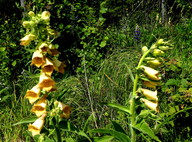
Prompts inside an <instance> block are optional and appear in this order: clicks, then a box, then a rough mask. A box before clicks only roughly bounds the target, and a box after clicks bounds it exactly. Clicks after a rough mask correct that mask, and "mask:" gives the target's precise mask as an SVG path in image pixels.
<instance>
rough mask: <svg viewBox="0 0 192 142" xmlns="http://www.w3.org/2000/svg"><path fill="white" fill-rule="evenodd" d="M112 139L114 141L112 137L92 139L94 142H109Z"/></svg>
mask: <svg viewBox="0 0 192 142" xmlns="http://www.w3.org/2000/svg"><path fill="white" fill-rule="evenodd" d="M112 139H114V137H113V136H103V137H96V138H94V142H110V141H111V140H112Z"/></svg>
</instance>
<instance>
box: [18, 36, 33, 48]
mask: <svg viewBox="0 0 192 142" xmlns="http://www.w3.org/2000/svg"><path fill="white" fill-rule="evenodd" d="M35 38H36V36H35V35H33V34H28V35H26V36H25V37H23V38H22V39H20V41H21V43H20V45H23V46H27V45H29V44H30V42H31V41H32V40H34V39H35Z"/></svg>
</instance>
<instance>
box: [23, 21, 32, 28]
mask: <svg viewBox="0 0 192 142" xmlns="http://www.w3.org/2000/svg"><path fill="white" fill-rule="evenodd" d="M22 25H23V27H24V28H27V27H29V26H30V21H23V23H22Z"/></svg>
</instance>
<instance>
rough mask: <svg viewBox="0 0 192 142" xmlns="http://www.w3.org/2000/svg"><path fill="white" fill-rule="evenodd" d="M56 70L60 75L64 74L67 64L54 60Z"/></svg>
mask: <svg viewBox="0 0 192 142" xmlns="http://www.w3.org/2000/svg"><path fill="white" fill-rule="evenodd" d="M53 64H54V69H55V70H56V71H58V72H60V73H64V71H65V70H64V67H65V64H64V63H63V62H61V61H59V60H57V59H53Z"/></svg>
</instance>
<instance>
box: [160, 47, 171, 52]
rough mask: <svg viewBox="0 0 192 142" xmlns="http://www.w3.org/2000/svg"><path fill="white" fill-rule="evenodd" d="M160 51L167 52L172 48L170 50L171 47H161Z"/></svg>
mask: <svg viewBox="0 0 192 142" xmlns="http://www.w3.org/2000/svg"><path fill="white" fill-rule="evenodd" d="M159 49H160V50H163V51H166V50H169V49H170V48H169V46H159Z"/></svg>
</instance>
